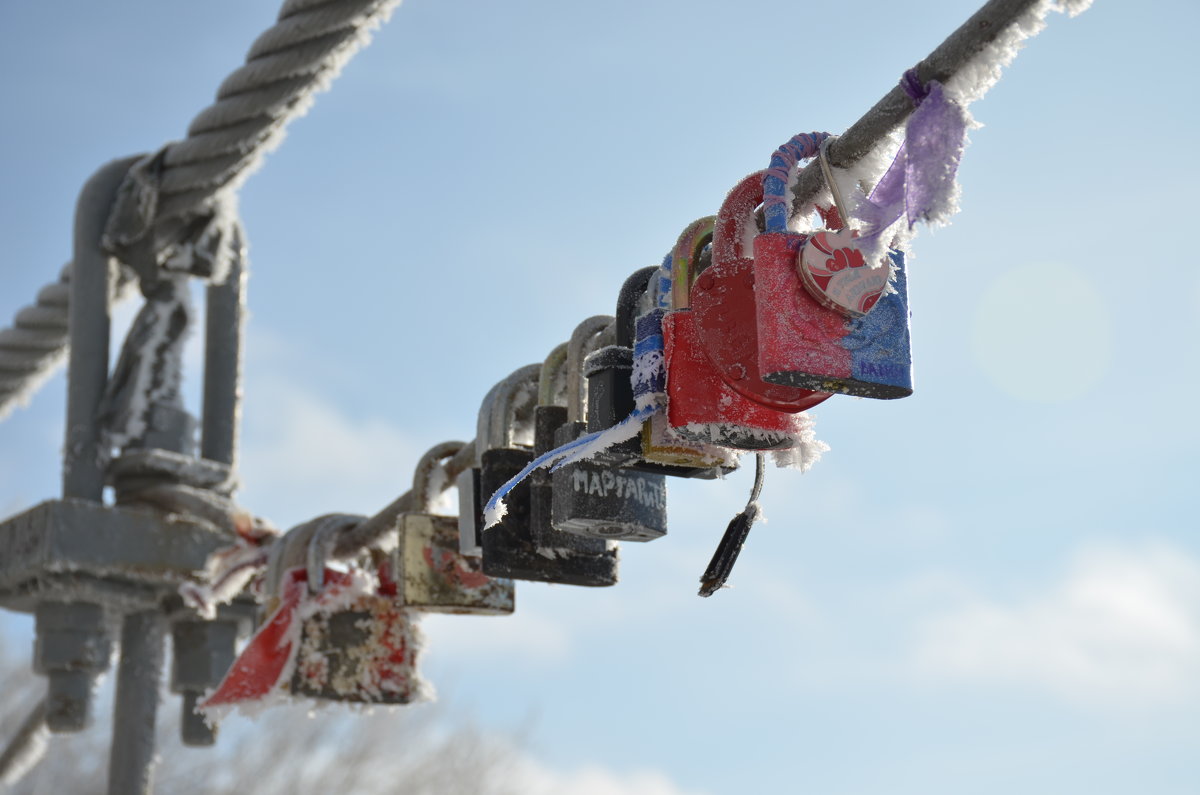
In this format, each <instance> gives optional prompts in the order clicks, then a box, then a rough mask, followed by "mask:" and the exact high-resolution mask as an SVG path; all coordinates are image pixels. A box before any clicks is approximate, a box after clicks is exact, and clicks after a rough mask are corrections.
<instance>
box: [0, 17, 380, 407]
mask: <svg viewBox="0 0 1200 795" xmlns="http://www.w3.org/2000/svg"><path fill="white" fill-rule="evenodd" d="M399 2H400V0H285V2H284V3H283V6H282V8H281V9H280V11H279V17H278V19H277V21H276V23H275V24H274V25H273V26H272V27H270V28H269V29H268V30H266V31H265V32H264V33H263V34H262V35H260V36H259V37H258V38H257V39H256V40H255V42H254V43H253V44H252V45H251V47H250V51H249V52H248V53H247V55H246V63H245V64H243V65H242V66H240V67H238V68H237V69H236V70H235V71H234V72H233V73H232V74H230V75H229V77H227V78H226V79H225V81H224V82H222V83H221V86H220V88H218V90H217V98H216V101H215V102H213V104H211V105H209V106H208V107H207V108H205V109H204V110H202V111H200V113H198V114H197V115H196V117H195V118H194V119H193V120H192V123H191V124H190V125H189V127H188V136H187V138H186V140H183V141H177V142H174V143H171V144H168V145H167V146H166V147H165V148H164V149H163V150H161V151H160V152H159V153H157V154H156V155H154V156H152V157H158V158H159V162H158V168H157V170H156V172H155V174H154V177H155V181H154V184H152V185H145V184H141V185H132V186H131V190H130V191H129V193H130V198H131V199H133V200H135V201H137V202H142V201H143V200H144V199H146V198H147V197H146V196H145V189H147V188H149V189H150V190H151V191H152V193H153V195H152V196H151V197H149V199H150V201H149V202H146V203H143V204H142V205H141V206H142V207H143V208H151V215H150V217H145V218H142V219H141V220H142V221H144V223H145V225H146V228H145V229H142V230H140V232H139V234H136V235H134V237H140V236H141V235H144V234H145V233H147V232H155V233H157V234H155V240H156V242H157V243H158V244H159V250H160V251H161V247H162V246H163V245H170V244H172V243H175V242H178V239H177V238H178V237H179V236H180V234H181V232H180V230H182V229H185V228H187V227H188V226H189V224H190V223H191V222H192V221H194V220H196V219H197V218H201V217H203V216H205V215H209V214H211V213H212V212H213V210H214V207H215V205H216V204H217V203H218V202H220V201H221V200H222V199H223V198H226V197H229V196H230V195H231V194H232V193H233V192H235V191H236V190H237V189H238V187H239V186H240V185H241V183H242V181H243V180H244V179H245V178H246V177H247V176H249V174H250V173H252V172H253V171H254V169H255V168H257V167H258V165H259V164H260V163H261V161H262V158H263V155H264V154H266V153H267V152H268V151H270V150H271V149H272V148H274V147H275V146H276V145H278V144H279V142H280V141H281V140H282V138H283V133H284V128H285V127H286V126H287V124H288V122H290V121H291V120H292V119H295V118H296V117H298V116H301V115H303V114H304V112H305V111H306V110H307V109H308V107H309V106H310V105H311V104H312V98H313V95H314V94H315V93H316V92H318V91H321V90H323V89H325V88H328V87H329V85H330V84H331V83H332V81H333V79H334V78H335V77H337V74H338V72H339V71H340V70H341V68H342V67H343V66H344V65H345V64H346V62H347V61H349V59H350V58H351V57H352V56H353V55H354V54H355V53H356V52H358V50H360V49H361V48H362V47H364V46H365V45H366V44H367V43H369V41H370V34H371V31H373V30H374V29H375V28H376V27H378V26H379V25H381V24H382V23H383V22H385V21H386V20H387V18H388V16H389V15H390V14H391V12H392V10H393V9H394V8H395V7H396V6H397V5H399ZM147 159H150V158H147ZM135 170H136V169H135ZM164 232H165V234H164ZM118 271H119V275H118V277H117V284H116V285H115V289H116V294H115V296H114V297H115V298H118V299H119V298H121V297H123V296H125V295H127V294H128V293H129V289H128V288H129V287H130V286H131V285H132V284H133V279H132V275H131V274H129V273H128V272H127V271H126V270H125V269H124V268H120V269H118ZM69 279H70V265H68V266H66V267H65V268H63V271H62V274H61V275H60V276H59V278H58V280H57V281H55V282H52V283H50V284H48V285H46V286H45V287H44V288H42V290H41V291H40V292H39V293H38V296H37V300H36V303H34V304H32V305H30V306H27V307H24V308H23V309H21V310H20V311H18V313H17V316H16V318H15V320H14V322H13V325H12V326H11V327H10V328H4V329H0V420H3V419H4V418H5V417H6V416H7V415H8V413H9V412H11V411H12V409H13V408H14V407H16V406H17V405H20V404H21V403H22V402H23V401H24V400H26V399H27V398H28V397H29V396H30V395H32V393H33V392H35V391H36V390H37V388H38V387H39V386H41V384H42V383H43V382H44V381H45V380H46V379H47V378H48V377H49V376H50V375H51V374H52V373H53V372H54V370H55V369H56V368H57V366H58V365H59V364H60V363H61V362H62V361H64V360H65V357H64V353H65V352H66V349H67V316H68V310H67V307H68V294H69V285H68V280H69Z"/></svg>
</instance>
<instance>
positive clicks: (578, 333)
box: [567, 315, 616, 422]
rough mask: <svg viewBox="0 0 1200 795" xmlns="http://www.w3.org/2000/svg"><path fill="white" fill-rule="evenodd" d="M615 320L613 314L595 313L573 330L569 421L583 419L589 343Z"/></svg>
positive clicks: (569, 359)
mask: <svg viewBox="0 0 1200 795" xmlns="http://www.w3.org/2000/svg"><path fill="white" fill-rule="evenodd" d="M614 322H616V319H615V318H613V317H612V316H611V315H594V316H592V317H589V318H588V319H587V320H585V321H583V322H582V323H580V324H579V325H578V326H576V327H575V330H574V331H572V332H571V339H570V341H569V342H568V343H567V422H582V421H583V417H584V413H583V411H584V380H583V360H584V357H586V356H587V354H588V351H587V350H586V348H587V345H588V343H589V342H591V340H592V338H593V337H595V336H596V335H598V334H600V332H602V331H604V329H606V328H608V327H609V326H611V325H612V324H613V323H614Z"/></svg>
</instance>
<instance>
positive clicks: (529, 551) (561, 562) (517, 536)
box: [474, 364, 617, 586]
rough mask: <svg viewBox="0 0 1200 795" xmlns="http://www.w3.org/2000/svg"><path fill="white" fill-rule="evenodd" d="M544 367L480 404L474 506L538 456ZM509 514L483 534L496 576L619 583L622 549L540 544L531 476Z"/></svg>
mask: <svg viewBox="0 0 1200 795" xmlns="http://www.w3.org/2000/svg"><path fill="white" fill-rule="evenodd" d="M541 370H542V366H541V365H540V364H532V365H527V366H525V367H522V368H520V369H518V370H516V371H515V372H514V373H513V374H512V375H510V376H509V377H508V378H506V379H505V380H504V381H502V382H501V383H500V384H499V385H498V387H497V388H495V389H494V390H493V391H492V392H489V399H485V401H484V405H483V406H482V408H481V409H480V415H479V423H478V427H477V430H476V434H477V435H476V446H477V448H478V449H479V450H480V452H479V454H478V463H479V465H480V476H479V491H478V494H479V499H480V504H479V505H478V507H475V508H474V510H475V511H477V512H478V515H480V516H481V515H482V502H483V501H486V500H487V498H488V497H489V496H490V495H492V494H495V493H496V491H497V490H499V489H500V488H501V487H502V486H504V485H505V484H506V483H507V482H508V481H509V480H510V479H511V478H512V477H513V476H514V475H516V474H517V473H519V472H520V471H521V470H522V469H524V468H525V466H526V465H527V464H528V463H529V462H530V461H532V460H533V457H534V454H533V449H532V447H530V446H528V445H529V444H530V443H532V441H533V439H532V433H531V426H532V425H533V409H534V408H535V404H536V402H537V399H536V397H537V388H538V382H539V379H540V376H541ZM505 505H506V509H507V510H506V513H505V514H504V516H503V518H501V519H500V521H499V522H497V523H496V524H494V525H492V526H491V527H488V528H487V529H486V530H484V531H483V534H482V548H483V571H484V573H486V574H488V575H490V576H493V577H512V578H514V579H518V580H531V581H535V582H553V583H561V584H564V585H585V586H603V585H612V584H613V583H615V582H616V571H617V550H616V548H615V547H608V546H605V547H604V549H603V550H598V549H597V550H595V551H593V550H586V551H580V550H579V549H578V548H573V547H554V548H550V547H539V546H538V544H537V543H536V541H535V540H534V537H533V527H532V522H531V518H532V517H531V515H530V514H531V494H530V484H529V481H528V480H526V481H522V482H520V483H519V484H517V485H516V486H515V487H514V488H513V489H512V490H511V491H509V492H508V494H507V496H506V497H505Z"/></svg>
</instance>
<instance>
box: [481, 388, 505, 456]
mask: <svg viewBox="0 0 1200 795" xmlns="http://www.w3.org/2000/svg"><path fill="white" fill-rule="evenodd" d="M503 384H504V382H503V381H501V382H499V383H496V384H493V385H492V388H491V389H489V390H488V391H487V394H486V395H484V396H483V401H482V402H481V403H480V404H479V415H478V416H477V418H476V420H475V469H479V468H480V467H482V466H483V451H484V450H486V449H487V448H488V445H489V440H490V439H491V438H492V408H493V406H494V405H495V403H496V393H497V392H499V391H500V387H501V386H502V385H503Z"/></svg>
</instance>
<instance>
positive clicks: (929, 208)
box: [856, 69, 969, 261]
mask: <svg viewBox="0 0 1200 795" xmlns="http://www.w3.org/2000/svg"><path fill="white" fill-rule="evenodd" d="M900 85H901V87H902V88H903V89H904V91H905V92H906V93H907V94H908V96H909V97H910V98H911V99H912V101H913V102H914V103H916V105H917V108H916V110H914V111H913V112H912V115H911V116H909V118H908V123H907V125H905V128H904V142H903V143H902V144H901V145H900V150H899V151H898V152H897V153H896V158H895V159H894V160H893V161H892V165H891V166H890V167H889V168H888V170H887V172H886V173H885V174H884V175H883V177H882V178H881V179H880V180H879V184H878V185H876V186H875V189H874V190H873V191H872V192H871V195H870V196H868V197H866V199H865V200H863V201H861V202H860V203H859V206H858V210H857V213H856V215H857V216H858V218H859V220H860V221H862V223H863V230H862V235H860V236H859V238H858V243H859V246H860V247H861V248H862V249H863V254H864V256H866V258H867V260H868V261H875V260H876V259H878V258H879V257H881V256H882V255H883V251H884V249H885V248H886V247H887V244H888V241H887V240H885V239H884V234H885V233H886V231H887V230H888V229H889V228H891V226H892V225H893V224H895V223H896V222H898V221H899V220H900V219H901V218H906V219H907V221H908V225H909V227H910V228H911V227H912V226H913V225H915V224H916V223H917V221H924V222H926V223H945V222H947V221H948V220H949V219H950V216H952V215H953V214H954V213H955V212H956V211H957V209H958V208H957V193H958V188H957V184H956V183H955V176H956V175H957V173H958V164H959V161H960V160H961V159H962V153H963V147H964V145H965V143H966V136H967V127H968V125H969V118H968V116H967V112H966V109H964V108H963V107H962V106H961V105H959V104H958V103H957V102H955V101H954V100H953V99H950V98H949V97H947V96H946V93H945V89H944V88H943V86H942V84H941V83H939V82H938V81H936V80H930V81H929V82H928V83H925V84H922V83H921V81H920V79H919V78H918V77H917V74H916V70H915V69H910V70H908V71H907V72H905V73H904V77H903V78H902V79H901V81H900Z"/></svg>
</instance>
